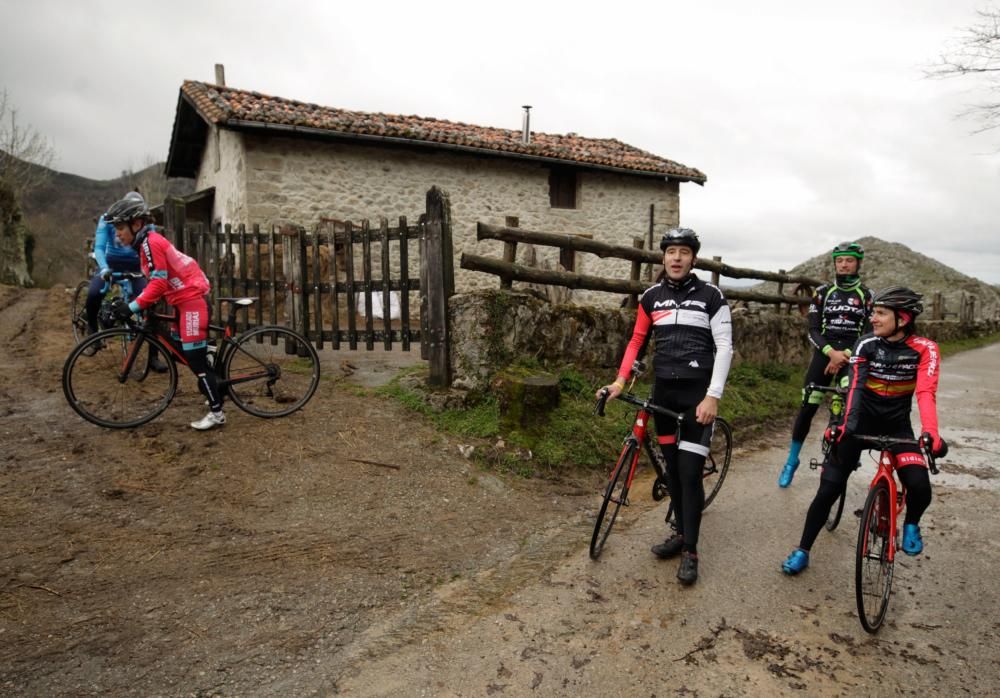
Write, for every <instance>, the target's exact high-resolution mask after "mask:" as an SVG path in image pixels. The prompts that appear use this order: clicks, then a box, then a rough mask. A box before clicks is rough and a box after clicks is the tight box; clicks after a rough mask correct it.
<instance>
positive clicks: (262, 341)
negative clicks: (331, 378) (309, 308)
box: [219, 327, 319, 417]
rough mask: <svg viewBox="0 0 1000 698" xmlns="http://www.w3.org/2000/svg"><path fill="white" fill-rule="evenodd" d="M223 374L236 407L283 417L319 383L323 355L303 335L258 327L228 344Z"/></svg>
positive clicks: (314, 390) (303, 403)
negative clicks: (320, 361)
mask: <svg viewBox="0 0 1000 698" xmlns="http://www.w3.org/2000/svg"><path fill="white" fill-rule="evenodd" d="M225 351H226V357H225V360H224V363H223V366H222V371H221V372H220V374H219V375H220V376H221V377H222V379H223V381H225V383H226V387H227V392H228V393H229V397H231V398H232V400H233V402H234V403H236V406H237V407H239V408H240V409H241V410H244V411H245V412H249V413H250V414H252V415H255V416H257V417H284V416H285V415H288V414H291V413H292V412H294V411H295V410H297V409H299V408H301V407H302V406H303V405H305V404H306V403H307V402H309V398H311V397H312V396H313V393H315V392H316V386H317V385H319V357H318V356H317V355H316V350H315V349H313V346H312V344H310V343H309V342H308V341H307V340H306V339H305V338H303V337H302V335H300V334H297V333H295V332H293V331H292V330H289V329H287V328H285V327H257V328H255V329H253V330H250V331H249V332H246V333H244V334H241V335H239V336H238V337H236V338H235V339H234V340H232V342H231V343H230V344H229V345H228V346H227V348H226V350H225Z"/></svg>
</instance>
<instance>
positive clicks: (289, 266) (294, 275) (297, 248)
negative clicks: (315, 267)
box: [281, 226, 309, 337]
mask: <svg viewBox="0 0 1000 698" xmlns="http://www.w3.org/2000/svg"><path fill="white" fill-rule="evenodd" d="M281 232H282V236H281V247H282V259H281V262H282V266H283V267H284V272H285V281H286V283H287V284H288V292H287V293H286V294H285V319H286V321H287V322H288V323H289V325H290V326H291V328H292V329H293V330H295V331H296V332H298V333H299V334H301V335H302V336H303V337H306V336H308V334H309V313H308V312H307V309H306V298H305V294H306V289H305V277H306V274H305V264H306V252H305V244H306V231H305V229H304V228H300V227H298V226H288V227H286V228H285V229H284V230H282V231H281Z"/></svg>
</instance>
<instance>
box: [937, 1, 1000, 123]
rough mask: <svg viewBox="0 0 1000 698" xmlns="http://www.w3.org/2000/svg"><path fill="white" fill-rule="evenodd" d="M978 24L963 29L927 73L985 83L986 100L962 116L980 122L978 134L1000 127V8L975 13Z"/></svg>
mask: <svg viewBox="0 0 1000 698" xmlns="http://www.w3.org/2000/svg"><path fill="white" fill-rule="evenodd" d="M976 14H977V15H979V21H978V22H976V23H975V24H973V25H971V26H968V27H966V28H965V29H964V32H963V34H962V35H961V36H960V37H959V38H958V39H957V40H956V41H955V42H954V46H953V48H951V49H950V50H949V51H948V52H947V53H945V54H944V55H942V56H941V58H940V60H939V61H938V63H937V64H935V65H934V66H933V67H931V68H930V69H929V70H928V71H927V75H928V76H929V77H934V78H953V77H961V76H969V75H975V76H978V77H979V79H980V80H981V81H982V82H984V83H985V86H986V89H987V91H988V92H989V94H990V98H988V100H987V101H985V102H982V103H980V104H974V105H972V106H971V107H970V108H969V109H968V110H966V112H965V113H964V114H963V115H965V116H973V117H975V118H977V119H978V120H979V122H980V127H979V128H978V129H976V131H975V132H976V133H981V132H983V131H989V130H990V129H994V128H997V127H998V126H1000V8H997V7H988V8H986V9H983V10H978V11H977V12H976Z"/></svg>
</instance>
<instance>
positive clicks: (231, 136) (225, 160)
mask: <svg viewBox="0 0 1000 698" xmlns="http://www.w3.org/2000/svg"><path fill="white" fill-rule="evenodd" d="M243 143H244V137H243V134H242V133H239V132H237V131H229V130H226V129H220V128H216V127H212V128H211V129H210V130H209V134H208V138H206V139H205V151H204V152H203V153H202V158H201V163H202V164H201V169H200V170H199V171H198V177H197V179H196V181H195V191H201V190H203V189H207V188H209V187H215V210H214V212H213V221H221V222H223V223H245V222H247V220H248V211H247V186H246V180H247V176H246V153H245V151H244V144H243Z"/></svg>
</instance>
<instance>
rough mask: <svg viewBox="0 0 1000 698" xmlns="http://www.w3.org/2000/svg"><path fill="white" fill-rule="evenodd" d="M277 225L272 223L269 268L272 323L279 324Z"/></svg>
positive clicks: (268, 250) (269, 242)
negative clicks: (276, 269) (275, 250)
mask: <svg viewBox="0 0 1000 698" xmlns="http://www.w3.org/2000/svg"><path fill="white" fill-rule="evenodd" d="M274 228H275V226H274V225H271V233H270V235H269V237H270V240H269V241H268V244H267V254H268V257H269V259H270V262H271V268H270V269H269V270H268V274H269V276H270V281H271V324H272V325H277V324H278V273H277V271H275V268H274V267H275V259H274V258H275V254H274V248H275V245H276V244H277V242H278V241H277V237H276V235H275V229H274Z"/></svg>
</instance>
